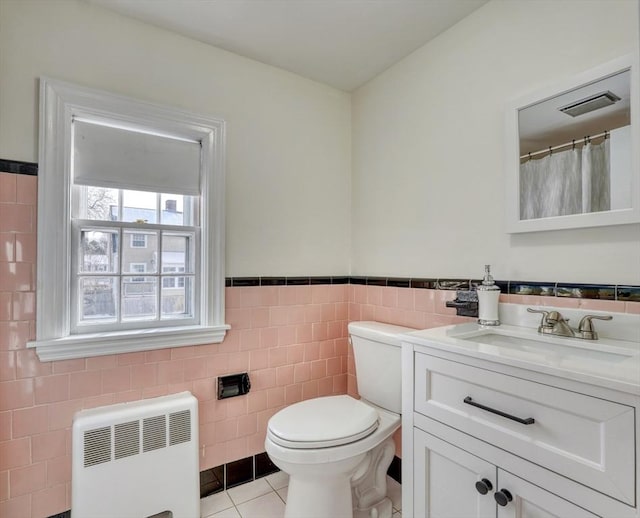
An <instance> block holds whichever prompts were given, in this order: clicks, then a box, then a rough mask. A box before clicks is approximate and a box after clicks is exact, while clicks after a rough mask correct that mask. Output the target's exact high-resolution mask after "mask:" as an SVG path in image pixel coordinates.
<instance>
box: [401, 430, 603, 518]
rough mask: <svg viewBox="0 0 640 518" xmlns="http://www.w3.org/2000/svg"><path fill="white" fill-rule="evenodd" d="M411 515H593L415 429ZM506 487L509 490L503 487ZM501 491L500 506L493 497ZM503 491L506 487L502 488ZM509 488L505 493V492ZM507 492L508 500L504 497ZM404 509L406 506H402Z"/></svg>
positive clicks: (544, 517)
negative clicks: (413, 491) (412, 506)
mask: <svg viewBox="0 0 640 518" xmlns="http://www.w3.org/2000/svg"><path fill="white" fill-rule="evenodd" d="M413 433H414V443H413V444H414V462H415V464H414V484H413V485H414V487H416V488H424V492H416V494H415V495H414V504H413V505H414V508H413V516H424V517H427V516H428V517H437V518H463V517H464V518H496V516H497V517H498V518H551V517H558V518H564V517H566V518H568V517H570V518H595V517H596V516H597V515H596V514H593V513H591V512H589V511H587V510H585V509H583V508H581V507H579V506H577V505H574V504H572V503H571V502H568V501H567V500H564V499H562V498H560V497H558V496H556V495H554V494H553V493H550V492H549V491H545V490H544V489H541V488H540V487H537V486H535V485H533V484H531V483H529V482H527V481H526V480H524V479H522V478H520V477H517V476H515V475H512V474H511V473H508V472H506V471H504V470H501V469H499V468H497V467H496V466H495V465H494V464H491V463H490V462H487V461H485V460H483V459H481V458H479V457H476V456H475V455H471V454H470V453H468V452H466V451H465V450H463V449H461V448H458V447H457V446H454V445H452V444H450V443H448V442H446V441H444V440H442V439H438V438H437V437H435V436H434V435H431V434H429V433H427V432H424V431H423V430H420V429H418V428H414V432H413ZM507 488H508V489H507ZM496 491H502V500H501V503H505V504H506V505H500V504H498V503H497V502H496V500H495V498H494V496H493V495H494V493H495V492H496ZM505 491H506V492H505ZM507 492H508V493H507ZM514 496H515V498H516V502H515V503H514V502H513V498H514ZM509 497H511V499H512V500H509V499H508V498H509ZM404 512H405V513H406V511H404Z"/></svg>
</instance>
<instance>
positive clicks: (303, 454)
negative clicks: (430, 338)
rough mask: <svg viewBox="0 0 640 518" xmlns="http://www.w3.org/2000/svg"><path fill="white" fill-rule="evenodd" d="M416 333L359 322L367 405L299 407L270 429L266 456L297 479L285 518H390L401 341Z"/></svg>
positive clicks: (331, 402)
mask: <svg viewBox="0 0 640 518" xmlns="http://www.w3.org/2000/svg"><path fill="white" fill-rule="evenodd" d="M409 331H413V329H409V328H406V327H400V326H393V325H389V324H381V323H379V322H352V323H351V324H349V335H350V337H351V342H352V344H353V352H354V356H355V364H356V376H357V380H358V391H359V393H360V397H361V398H362V399H360V400H357V399H354V398H352V397H350V396H329V397H319V398H315V399H309V400H307V401H302V402H300V403H295V404H293V405H291V406H288V407H286V408H284V409H282V410H281V411H280V412H278V413H277V414H275V415H274V416H273V417H272V418H271V419H270V420H269V423H268V427H267V438H266V440H265V448H266V451H267V453H268V454H269V457H270V458H271V460H272V461H273V463H274V464H275V465H276V466H278V467H279V468H280V469H281V470H282V471H284V472H285V473H287V474H289V490H288V493H287V506H286V510H285V518H342V517H345V518H346V517H352V516H353V517H358V518H359V517H367V518H389V517H390V516H391V512H392V507H391V501H390V500H389V498H387V483H386V474H387V469H388V468H389V465H390V464H391V461H392V460H393V456H394V453H395V449H396V447H395V443H394V441H393V438H392V437H391V436H392V435H393V432H395V431H396V430H397V429H398V428H399V427H400V410H401V400H402V397H401V367H400V340H399V338H398V335H400V334H401V333H406V332H409Z"/></svg>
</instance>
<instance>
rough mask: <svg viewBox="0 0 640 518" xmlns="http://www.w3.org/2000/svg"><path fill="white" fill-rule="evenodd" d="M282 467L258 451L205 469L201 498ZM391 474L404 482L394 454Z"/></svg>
mask: <svg viewBox="0 0 640 518" xmlns="http://www.w3.org/2000/svg"><path fill="white" fill-rule="evenodd" d="M278 471H280V469H279V468H278V467H277V466H276V465H275V464H274V463H273V462H271V459H270V458H269V456H268V455H267V454H266V453H258V454H257V455H252V456H251V457H245V458H244V459H238V460H235V461H233V462H229V463H228V464H222V465H220V466H216V467H215V468H209V469H205V470H204V471H201V472H200V498H204V497H206V496H210V495H214V494H216V493H220V492H222V491H224V490H226V489H230V488H232V487H236V486H239V485H242V484H247V483H249V482H253V481H254V480H257V479H259V478H263V477H266V476H267V475H271V474H272V473H277V472H278ZM230 472H233V475H232V478H233V479H234V481H237V480H240V479H241V480H242V482H232V485H227V480H228V475H229V473H230ZM387 475H389V476H390V477H391V478H392V479H393V480H395V481H396V482H397V483H398V484H402V459H401V458H399V457H397V456H394V457H393V460H392V461H391V465H390V466H389V469H388V470H387ZM49 518H71V509H69V510H68V511H63V512H62V513H57V514H53V515H51V516H49Z"/></svg>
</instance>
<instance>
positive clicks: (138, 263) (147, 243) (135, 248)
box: [122, 230, 158, 273]
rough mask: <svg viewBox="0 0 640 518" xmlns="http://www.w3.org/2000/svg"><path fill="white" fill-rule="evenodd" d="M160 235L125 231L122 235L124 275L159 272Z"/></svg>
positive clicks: (148, 232)
mask: <svg viewBox="0 0 640 518" xmlns="http://www.w3.org/2000/svg"><path fill="white" fill-rule="evenodd" d="M157 258H158V233H157V232H153V231H140V230H124V231H123V235H122V271H123V273H141V272H142V273H156V272H157V271H158V260H157Z"/></svg>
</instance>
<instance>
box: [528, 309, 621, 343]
mask: <svg viewBox="0 0 640 518" xmlns="http://www.w3.org/2000/svg"><path fill="white" fill-rule="evenodd" d="M527 311H528V312H529V313H542V319H541V320H540V325H539V326H538V333H541V334H545V335H554V336H566V337H569V338H580V339H582V340H597V339H598V333H596V331H595V329H594V327H593V322H592V320H593V319H594V318H595V319H598V320H611V319H612V318H613V317H612V316H611V315H602V316H600V315H586V316H584V317H583V318H582V319H581V320H580V323H579V324H578V329H574V328H572V327H571V326H570V325H569V319H565V318H564V317H563V316H562V315H561V314H560V312H559V311H556V310H551V311H545V310H542V309H533V308H527Z"/></svg>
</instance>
